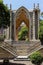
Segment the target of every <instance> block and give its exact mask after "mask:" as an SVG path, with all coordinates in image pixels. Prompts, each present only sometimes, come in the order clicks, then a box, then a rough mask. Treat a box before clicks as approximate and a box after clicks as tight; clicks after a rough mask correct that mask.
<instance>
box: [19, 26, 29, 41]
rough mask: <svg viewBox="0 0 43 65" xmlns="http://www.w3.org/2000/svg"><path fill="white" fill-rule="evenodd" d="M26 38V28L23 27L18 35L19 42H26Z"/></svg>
mask: <svg viewBox="0 0 43 65" xmlns="http://www.w3.org/2000/svg"><path fill="white" fill-rule="evenodd" d="M27 38H28V28H27V27H26V26H23V27H22V28H21V30H20V32H19V34H18V39H19V40H26V39H27Z"/></svg>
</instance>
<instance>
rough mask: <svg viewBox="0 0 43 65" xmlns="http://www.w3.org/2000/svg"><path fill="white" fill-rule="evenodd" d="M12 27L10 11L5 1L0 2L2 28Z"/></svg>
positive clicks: (0, 25)
mask: <svg viewBox="0 0 43 65" xmlns="http://www.w3.org/2000/svg"><path fill="white" fill-rule="evenodd" d="M9 25H10V11H9V9H8V7H7V6H6V5H4V4H3V1H2V0H0V28H1V27H2V26H3V27H7V26H9Z"/></svg>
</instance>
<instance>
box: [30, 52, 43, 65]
mask: <svg viewBox="0 0 43 65" xmlns="http://www.w3.org/2000/svg"><path fill="white" fill-rule="evenodd" d="M30 60H31V62H32V63H33V64H35V65H41V63H42V61H43V57H42V56H41V54H40V52H35V53H33V54H32V55H30Z"/></svg>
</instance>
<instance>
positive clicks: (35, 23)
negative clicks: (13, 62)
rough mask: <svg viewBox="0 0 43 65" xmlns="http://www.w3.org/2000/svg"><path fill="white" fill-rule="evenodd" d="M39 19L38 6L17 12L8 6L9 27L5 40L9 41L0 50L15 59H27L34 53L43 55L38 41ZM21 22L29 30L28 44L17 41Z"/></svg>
mask: <svg viewBox="0 0 43 65" xmlns="http://www.w3.org/2000/svg"><path fill="white" fill-rule="evenodd" d="M39 17H40V9H39V4H38V5H37V7H35V4H34V8H33V10H28V9H26V8H25V7H24V6H22V7H20V8H19V9H17V10H12V8H11V5H10V27H9V28H8V29H7V31H6V39H7V40H9V41H6V43H5V45H3V47H2V48H3V49H4V50H6V51H8V52H10V53H11V54H12V55H13V56H17V58H22V57H23V58H24V57H25V58H27V57H28V56H29V55H31V54H32V53H33V52H34V51H40V52H41V53H42V55H43V47H42V46H41V42H40V41H39ZM22 22H24V23H25V24H26V26H27V27H28V29H29V31H28V38H29V42H28V41H18V27H19V26H20V24H21V23H22ZM12 41H13V42H12ZM9 55H10V54H9Z"/></svg>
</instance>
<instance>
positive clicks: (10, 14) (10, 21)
mask: <svg viewBox="0 0 43 65" xmlns="http://www.w3.org/2000/svg"><path fill="white" fill-rule="evenodd" d="M10 40H12V7H11V4H10Z"/></svg>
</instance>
